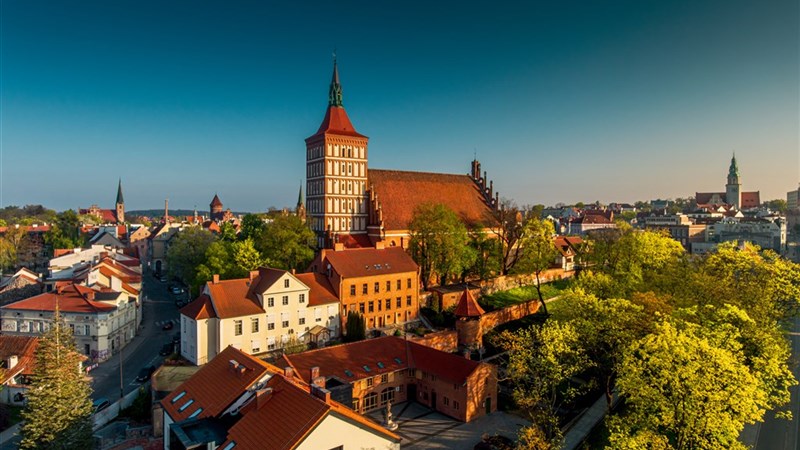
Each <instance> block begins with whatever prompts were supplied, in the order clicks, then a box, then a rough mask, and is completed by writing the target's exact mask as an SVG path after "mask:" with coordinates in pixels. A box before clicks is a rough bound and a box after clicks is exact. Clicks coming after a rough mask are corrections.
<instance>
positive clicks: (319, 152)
mask: <svg viewBox="0 0 800 450" xmlns="http://www.w3.org/2000/svg"><path fill="white" fill-rule="evenodd" d="M342 94H343V92H342V85H341V83H340V81H339V70H338V67H337V65H336V60H335V59H334V62H333V77H332V79H331V84H330V88H329V91H328V109H327V110H326V112H325V117H324V118H323V119H322V124H321V125H320V126H319V129H317V132H316V133H314V134H313V135H312V136H310V137H308V138H307V139H306V203H305V205H304V208H305V213H306V216H307V220H308V222H309V224H310V226H311V229H312V230H313V231H314V233H315V234H316V236H317V245H318V247H319V248H331V247H333V246H334V245H335V244H337V243H338V244H342V245H343V246H344V247H346V248H358V247H372V246H374V245H375V243H376V242H383V243H384V245H385V246H386V247H394V246H400V247H403V248H405V247H408V236H409V234H408V225H409V223H410V222H411V220H412V217H413V214H414V210H415V209H416V208H417V206H419V205H422V204H426V203H442V204H444V205H446V206H448V207H449V208H450V209H452V210H453V211H454V212H455V213H456V214H457V215H458V216H459V217H460V218H461V220H462V221H463V222H464V224H465V225H467V226H468V227H470V228H494V227H495V225H496V223H497V222H496V219H495V214H494V211H495V210H496V209H497V208H498V207H499V204H500V195H499V194H498V193H497V192H496V191H495V190H494V183H492V182H490V181H487V177H486V172H484V173H483V174H481V167H480V163H479V162H478V161H477V160H475V161H472V166H471V170H470V173H469V174H465V175H457V174H443V173H427V172H410V171H400V170H380V169H370V168H369V165H368V163H367V161H368V144H369V138H368V137H367V136H365V135H363V134H361V133H359V132H357V131H356V129H355V127H354V126H353V124H352V122H350V118H349V117H348V116H347V112H346V111H345V109H344V104H343V95H342Z"/></svg>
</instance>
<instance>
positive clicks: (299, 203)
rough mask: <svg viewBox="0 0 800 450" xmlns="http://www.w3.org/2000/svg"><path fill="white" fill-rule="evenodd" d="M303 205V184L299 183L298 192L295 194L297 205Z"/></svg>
mask: <svg viewBox="0 0 800 450" xmlns="http://www.w3.org/2000/svg"><path fill="white" fill-rule="evenodd" d="M301 206H303V184H302V183H301V184H300V193H299V194H297V207H298V208H299V207H301Z"/></svg>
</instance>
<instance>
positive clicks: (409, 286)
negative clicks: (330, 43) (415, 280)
mask: <svg viewBox="0 0 800 450" xmlns="http://www.w3.org/2000/svg"><path fill="white" fill-rule="evenodd" d="M406 284H407V285H408V286H406V287H407V288H409V289H411V278H409V279H408V282H407V283H406Z"/></svg>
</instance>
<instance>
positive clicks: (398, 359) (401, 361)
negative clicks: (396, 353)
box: [394, 358, 403, 364]
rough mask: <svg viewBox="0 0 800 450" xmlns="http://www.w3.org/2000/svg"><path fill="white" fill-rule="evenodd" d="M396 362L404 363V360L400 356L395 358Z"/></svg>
mask: <svg viewBox="0 0 800 450" xmlns="http://www.w3.org/2000/svg"><path fill="white" fill-rule="evenodd" d="M394 362H396V363H397V364H403V360H402V359H400V358H395V359H394Z"/></svg>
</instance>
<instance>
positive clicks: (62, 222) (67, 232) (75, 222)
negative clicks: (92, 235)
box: [55, 209, 83, 248]
mask: <svg viewBox="0 0 800 450" xmlns="http://www.w3.org/2000/svg"><path fill="white" fill-rule="evenodd" d="M55 223H56V225H58V228H59V229H60V230H61V232H62V233H63V234H64V236H65V237H66V238H67V239H70V240H71V241H72V242H74V243H75V247H78V246H80V245H81V244H83V239H82V238H81V221H80V219H79V218H78V213H76V212H75V211H73V210H71V209H68V210H66V211H63V212H60V213H58V215H56V220H55ZM67 248H69V247H67Z"/></svg>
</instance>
